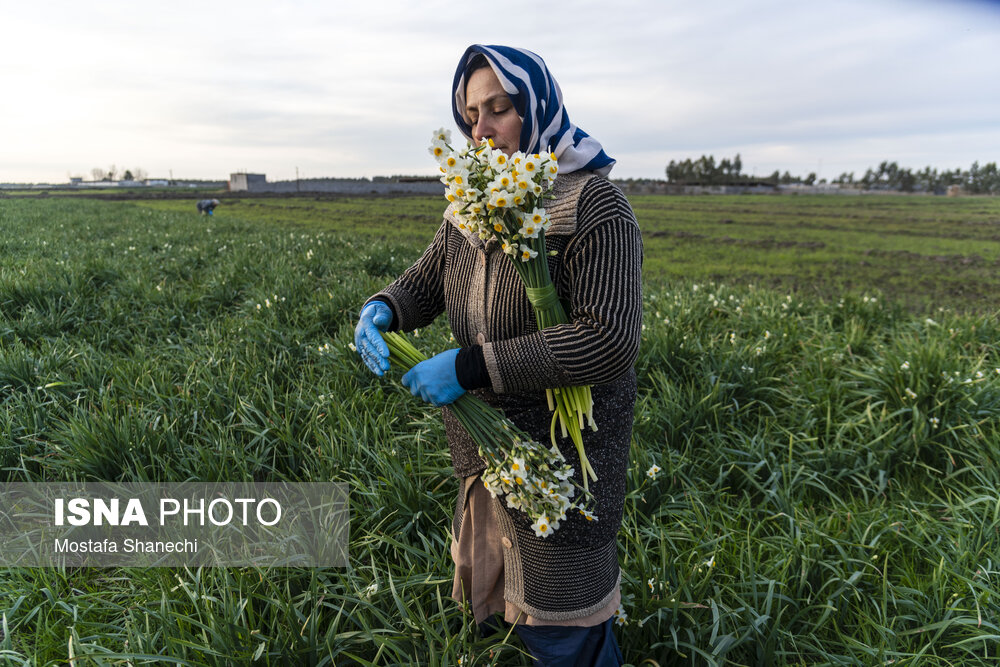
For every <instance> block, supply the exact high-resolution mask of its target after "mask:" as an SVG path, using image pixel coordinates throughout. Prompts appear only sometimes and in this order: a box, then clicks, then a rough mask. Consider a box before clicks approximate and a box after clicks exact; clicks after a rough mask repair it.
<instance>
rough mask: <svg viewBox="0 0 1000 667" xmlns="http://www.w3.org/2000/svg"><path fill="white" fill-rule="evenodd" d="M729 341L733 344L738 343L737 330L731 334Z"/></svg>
mask: <svg viewBox="0 0 1000 667" xmlns="http://www.w3.org/2000/svg"><path fill="white" fill-rule="evenodd" d="M729 342H730V344H732V345H736V332H735V331H733V332H731V333H730V334H729Z"/></svg>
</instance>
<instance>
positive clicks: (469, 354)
mask: <svg viewBox="0 0 1000 667" xmlns="http://www.w3.org/2000/svg"><path fill="white" fill-rule="evenodd" d="M455 375H457V376H458V384H460V385H462V389H465V390H469V389H482V388H484V387H489V386H490V385H491V384H493V383H492V382H490V373H489V371H487V370H486V358H485V357H484V356H483V347H482V345H473V346H472V347H463V348H461V349H460V350H459V351H458V356H457V357H455Z"/></svg>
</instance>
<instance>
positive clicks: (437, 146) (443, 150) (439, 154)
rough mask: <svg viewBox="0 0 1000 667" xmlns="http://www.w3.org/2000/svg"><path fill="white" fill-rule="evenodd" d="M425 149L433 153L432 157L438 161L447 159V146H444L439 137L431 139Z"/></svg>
mask: <svg viewBox="0 0 1000 667" xmlns="http://www.w3.org/2000/svg"><path fill="white" fill-rule="evenodd" d="M427 151H428V152H429V153H430V154H431V155H433V156H434V159H435V160H437V161H438V162H443V161H444V160H446V159H447V155H448V147H447V146H445V144H444V142H443V141H440V140H439V139H435V140H434V141H432V142H431V146H430V148H428V149H427Z"/></svg>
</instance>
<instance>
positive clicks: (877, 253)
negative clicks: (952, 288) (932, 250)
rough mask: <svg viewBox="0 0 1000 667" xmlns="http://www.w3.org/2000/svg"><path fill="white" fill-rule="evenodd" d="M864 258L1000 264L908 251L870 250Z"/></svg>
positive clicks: (973, 256)
mask: <svg viewBox="0 0 1000 667" xmlns="http://www.w3.org/2000/svg"><path fill="white" fill-rule="evenodd" d="M861 254H863V255H865V256H866V257H890V258H892V259H901V260H906V261H910V262H934V263H936V264H946V265H949V266H986V265H989V264H995V265H997V264H1000V260H995V261H993V262H990V261H989V260H986V259H983V258H982V257H980V256H979V255H921V254H920V253H916V252H910V251H908V250H875V249H874V248H870V249H868V250H865V251H864V252H863V253H861Z"/></svg>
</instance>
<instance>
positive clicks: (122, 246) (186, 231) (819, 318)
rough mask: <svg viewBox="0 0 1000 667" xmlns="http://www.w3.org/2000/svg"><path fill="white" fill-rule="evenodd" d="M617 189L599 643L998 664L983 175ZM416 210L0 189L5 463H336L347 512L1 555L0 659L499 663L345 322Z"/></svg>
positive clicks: (991, 234)
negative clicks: (608, 622)
mask: <svg viewBox="0 0 1000 667" xmlns="http://www.w3.org/2000/svg"><path fill="white" fill-rule="evenodd" d="M634 204H635V208H636V211H637V214H638V216H639V219H640V224H641V225H642V227H643V230H644V239H645V244H646V246H645V248H646V255H647V259H646V264H645V271H646V280H645V299H646V307H645V331H644V338H643V345H642V349H641V351H640V358H639V360H638V362H637V371H638V374H639V383H640V385H639V400H638V403H637V406H636V422H635V435H634V442H633V447H632V451H631V457H632V460H631V465H630V473H629V476H630V492H629V496H628V499H627V503H626V513H625V520H624V526H623V530H622V533H621V543H622V549H621V554H620V560H621V563H622V565H623V570H624V575H623V576H624V579H623V594H624V597H625V602H624V608H625V611H626V612H627V618H626V619H624V622H623V624H622V625H620V626H619V627H618V628H617V630H616V632H617V633H618V637H619V642H620V644H621V645H622V648H623V651H624V653H625V656H626V660H627V661H628V662H629V663H630V664H634V665H639V664H647V665H654V664H656V665H689V664H698V665H702V664H731V665H888V664H892V665H909V666H915V665H994V664H997V662H998V660H1000V652H998V651H1000V649H998V642H1000V599H998V596H997V593H996V590H997V587H998V585H1000V567H998V561H1000V467H998V457H1000V456H998V455H1000V426H998V423H1000V422H998V417H1000V326H998V322H997V317H996V312H997V308H998V307H1000V300H998V297H997V294H998V290H997V289H996V287H997V285H996V283H997V281H998V278H997V271H996V267H997V260H998V256H1000V253H998V250H1000V240H998V234H1000V232H998V228H1000V202H996V201H995V200H990V199H972V198H970V199H953V200H945V199H932V198H903V197H882V198H879V197H863V198H856V199H854V198H826V197H783V198H779V197H759V198H758V197H728V198H727V197H692V198H681V197H678V198H661V197H637V198H635V199H634ZM440 208H441V206H440V204H439V203H438V202H437V201H435V200H433V199H426V198H383V199H376V198H372V199H365V198H354V199H350V198H339V199H322V198H321V199H316V198H296V199H251V198H244V199H238V200H237V199H231V200H226V201H225V202H224V204H223V206H220V207H219V209H217V214H216V215H215V216H214V217H213V218H211V219H208V218H205V217H200V216H198V215H196V214H195V213H194V212H193V209H194V204H193V201H192V202H186V201H185V202H180V201H155V202H146V201H139V202H104V201H91V200H79V199H71V198H49V199H29V198H17V199H16V200H15V199H14V198H10V199H0V232H2V236H0V252H2V256H3V262H2V264H0V437H2V442H0V463H2V466H3V475H4V479H5V480H7V481H53V480H105V479H115V480H121V481H147V480H158V481H181V480H226V481H243V480H271V481H274V480H293V481H342V482H346V483H348V484H349V485H350V490H351V491H350V492H351V517H352V523H351V540H350V559H351V564H350V566H349V567H348V568H346V569H331V570H320V569H313V570H307V569H277V568H276V569H269V570H260V569H256V568H228V569H221V568H220V569H202V570H188V569H166V568H161V569H117V570H104V569H68V570H57V569H8V570H4V571H0V609H2V611H3V615H2V624H0V663H2V664H13V665H20V664H25V665H61V664H67V663H69V662H70V661H72V664H74V665H142V664H149V665H152V664H179V665H213V666H222V665H243V664H246V665H288V664H295V665H349V664H364V665H369V664H371V665H389V664H433V665H446V664H447V665H454V664H458V661H459V659H460V658H462V659H463V662H462V664H463V665H468V664H481V665H486V664H498V665H516V664H522V663H523V662H524V658H523V656H522V655H521V654H520V653H519V644H518V642H517V640H516V639H515V638H510V639H508V640H506V641H503V640H502V639H493V640H478V639H476V637H475V635H474V633H473V631H472V625H471V619H470V618H469V617H468V616H467V615H466V614H465V613H464V612H463V611H462V610H461V609H460V608H459V607H458V606H457V605H456V604H455V603H454V602H453V601H451V600H450V599H449V598H448V593H449V592H450V589H451V564H450V557H449V555H448V529H449V526H450V518H451V511H452V508H453V503H454V494H455V492H456V488H457V482H456V480H455V479H454V478H452V477H451V468H450V462H449V458H448V453H447V448H446V446H445V444H444V440H443V429H442V426H441V422H440V416H439V413H438V411H437V410H435V409H434V408H431V407H429V406H427V405H425V404H423V403H421V402H419V401H417V400H416V399H414V398H413V397H411V396H410V395H409V393H408V392H407V391H406V390H405V389H403V388H402V387H400V386H399V385H398V383H397V382H396V378H389V379H379V378H375V377H374V376H372V375H371V374H370V373H368V372H367V371H366V370H364V368H363V367H362V366H361V364H360V363H359V362H358V361H357V359H356V357H355V355H354V354H353V353H352V352H351V351H350V350H349V349H348V344H349V343H350V342H351V340H352V334H353V327H354V323H355V317H356V312H357V309H358V306H359V305H360V303H361V302H362V301H363V300H364V298H365V297H366V296H367V295H369V294H371V293H373V292H374V291H376V290H377V289H378V288H380V287H381V286H383V285H384V284H386V283H387V282H389V281H390V280H392V278H393V277H395V276H396V275H398V274H399V273H400V272H401V271H402V270H403V269H405V268H406V267H407V266H408V265H409V263H410V262H412V261H413V259H415V258H416V257H417V256H418V255H419V253H420V251H421V249H422V245H423V244H424V243H426V241H427V240H428V239H429V238H430V236H431V235H432V234H433V232H434V229H435V228H436V225H437V220H439V215H440ZM939 257H941V258H944V259H938V258H939ZM970 258H971V259H970ZM966 260H968V261H966ZM751 282H752V286H749V285H748V283H751ZM793 288H795V289H794V290H793ZM413 340H414V342H415V343H416V344H417V345H418V346H420V347H421V348H422V349H424V350H425V351H426V352H428V353H430V352H436V351H440V350H443V349H446V348H447V347H449V346H450V345H451V344H450V343H449V341H448V331H447V330H446V328H445V325H444V323H443V322H440V323H437V324H435V325H434V326H432V327H429V328H427V329H424V330H421V331H420V332H419V336H418V337H415V338H414V339H413ZM653 464H656V465H658V466H660V467H661V468H662V470H661V472H660V473H659V474H658V475H657V476H656V478H655V479H653V478H650V477H648V476H647V475H646V471H647V470H648V469H649V467H650V466H651V465H653Z"/></svg>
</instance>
